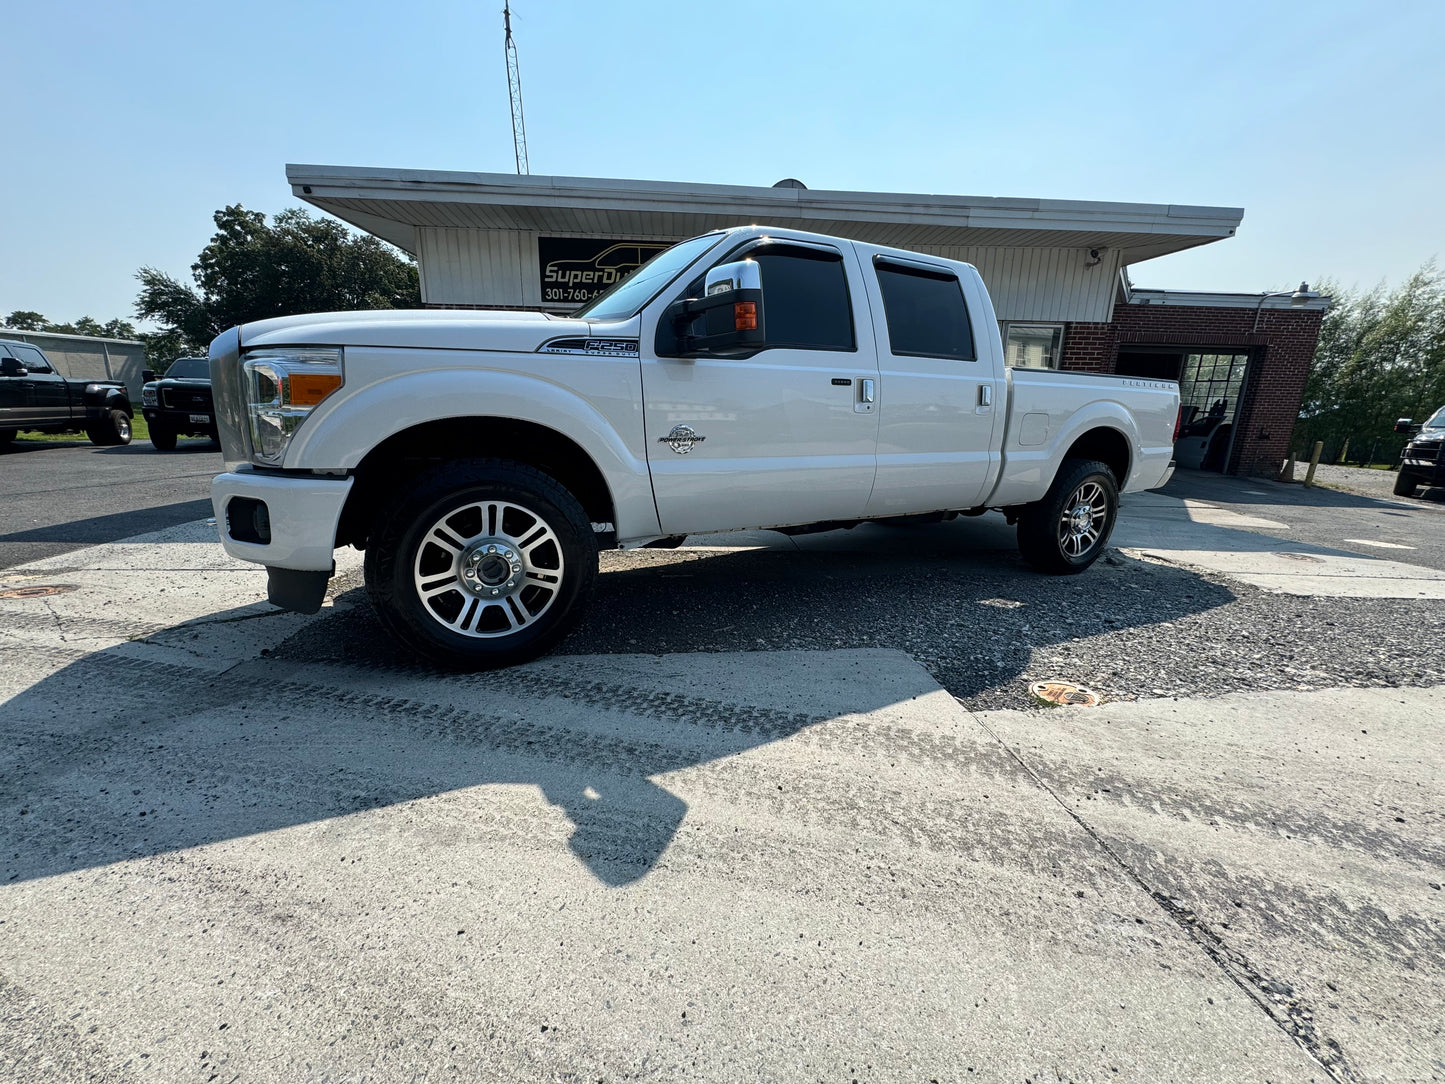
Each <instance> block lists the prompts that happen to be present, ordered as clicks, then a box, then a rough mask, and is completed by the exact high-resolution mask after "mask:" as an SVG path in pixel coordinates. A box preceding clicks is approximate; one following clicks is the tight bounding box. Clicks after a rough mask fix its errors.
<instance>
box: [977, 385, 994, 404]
mask: <svg viewBox="0 0 1445 1084" xmlns="http://www.w3.org/2000/svg"><path fill="white" fill-rule="evenodd" d="M978 405H979V406H993V385H992V384H980V385H979V386H978Z"/></svg>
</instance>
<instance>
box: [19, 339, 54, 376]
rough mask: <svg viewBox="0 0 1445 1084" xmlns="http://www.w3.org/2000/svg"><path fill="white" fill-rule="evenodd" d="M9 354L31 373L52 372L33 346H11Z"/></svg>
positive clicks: (42, 355)
mask: <svg viewBox="0 0 1445 1084" xmlns="http://www.w3.org/2000/svg"><path fill="white" fill-rule="evenodd" d="M10 350H11V352H12V353H14V355H15V356H16V357H17V358H19V359H20V364H21V365H23V366H25V368H27V369H29V370H30V371H31V372H32V373H49V372H53V371H54V370H52V369H51V368H50V362H48V361H46V360H45V355H44V354H42V353H41V352H40V351H39V350H37V349H35V347H33V346H19V345H16V346H12V347H11V348H10Z"/></svg>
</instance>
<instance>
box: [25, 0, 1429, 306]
mask: <svg viewBox="0 0 1445 1084" xmlns="http://www.w3.org/2000/svg"><path fill="white" fill-rule="evenodd" d="M500 9H501V0H480V2H477V0H471V2H468V3H458V2H454V0H412V2H410V3H407V4H400V3H394V2H393V3H380V2H377V0H352V2H349V3H346V4H339V3H337V4H322V3H307V2H305V0H290V2H285V3H282V2H278V0H251V2H249V3H247V4H244V5H236V4H217V3H213V2H207V0H191V2H186V3H180V2H174V0H131V2H127V3H120V4H115V3H100V2H96V0H84V2H77V3H66V2H63V0H55V2H52V3H49V4H24V5H22V4H15V5H11V6H10V8H9V10H8V12H7V15H6V19H5V37H4V40H5V43H6V46H7V48H6V50H5V56H6V63H5V72H6V78H5V80H4V83H3V87H4V89H3V90H0V127H3V131H4V134H5V139H4V143H3V145H4V147H5V150H6V152H7V153H6V154H5V159H4V160H5V168H4V169H3V170H0V253H3V257H4V258H3V259H0V316H3V314H4V313H8V312H10V311H11V310H13V309H35V310H39V311H41V312H43V313H45V314H46V315H47V316H49V317H50V318H51V319H56V320H74V319H76V318H78V317H80V316H82V315H91V316H94V317H96V318H97V319H101V320H105V319H109V318H111V317H113V316H124V317H127V318H129V317H130V316H131V315H132V313H131V310H132V306H133V303H134V299H135V293H136V283H135V280H134V278H133V275H134V272H135V270H136V268H138V267H140V266H141V265H152V266H156V267H160V268H162V269H164V270H167V271H169V272H171V273H173V274H176V275H179V276H182V277H185V278H187V280H188V279H189V267H190V264H191V262H192V261H193V260H194V259H195V257H196V254H197V253H198V252H199V250H200V248H201V247H202V246H203V245H204V244H205V243H206V241H207V240H208V239H209V237H210V234H211V232H212V223H211V219H210V216H211V213H212V212H213V211H214V210H215V209H217V208H218V207H221V206H223V205H225V204H229V203H238V202H239V203H242V204H244V205H246V206H247V207H250V208H254V209H257V210H262V211H266V212H274V211H277V210H280V209H282V208H284V207H287V206H291V205H293V204H294V202H295V201H294V200H293V199H292V197H291V194H290V189H289V187H288V186H287V185H286V182H285V164H286V163H287V162H305V163H319V164H326V165H373V166H390V167H406V168H418V169H457V170H482V171H497V172H511V171H512V169H513V162H512V142H511V127H510V120H509V115H508V111H507V88H506V72H505V68H504V65H503V55H502V32H501V10H500ZM513 25H514V32H515V35H516V38H517V42H518V46H519V49H520V52H521V68H522V80H523V89H524V93H525V102H526V110H527V134H528V145H529V149H530V152H531V163H532V172H533V173H537V174H558V175H572V176H601V177H636V178H648V179H656V180H674V181H699V182H717V183H728V184H758V185H768V184H772V183H773V182H774V181H776V180H778V179H780V178H782V177H787V176H792V177H798V178H800V179H801V180H803V181H804V182H805V183H806V184H807V185H808V186H809V187H810V188H833V189H862V190H872V191H899V192H940V193H953V194H960V195H993V196H1038V197H1049V198H1060V199H1097V200H1121V201H1139V202H1151V203H1191V204H1208V205H1217V206H1237V207H1244V208H1245V218H1244V223H1243V225H1242V227H1241V229H1240V233H1239V236H1238V237H1237V238H1235V239H1232V240H1229V241H1224V242H1220V243H1217V244H1214V245H1210V246H1207V247H1206V248H1203V249H1199V250H1195V251H1193V252H1188V253H1181V254H1178V255H1175V256H1170V257H1165V258H1163V259H1160V260H1155V261H1151V262H1148V263H1145V264H1141V265H1138V266H1136V267H1135V268H1134V269H1133V270H1132V275H1133V278H1134V280H1135V282H1137V283H1139V284H1141V285H1147V286H1170V287H1177V288H1190V289H1209V290H1241V291H1251V290H1264V289H1277V288H1279V287H1281V286H1292V285H1294V284H1295V283H1296V282H1298V281H1299V280H1300V279H1301V278H1308V279H1310V280H1311V281H1314V280H1316V279H1317V278H1318V277H1321V276H1328V277H1330V278H1332V279H1334V280H1335V281H1337V282H1341V283H1343V284H1345V285H1346V286H1350V285H1355V284H1359V285H1366V286H1367V285H1370V284H1373V283H1375V282H1377V281H1379V280H1382V279H1385V280H1389V281H1391V282H1397V281H1399V280H1400V279H1402V278H1404V277H1405V276H1406V275H1408V274H1409V273H1410V272H1412V271H1413V270H1414V269H1415V268H1417V267H1418V266H1419V265H1420V264H1421V263H1423V262H1424V261H1425V260H1427V259H1429V258H1431V257H1433V256H1435V255H1437V254H1441V255H1445V251H1442V250H1445V140H1442V138H1441V137H1442V134H1445V120H1442V116H1441V114H1442V105H1445V64H1442V62H1441V46H1442V44H1445V4H1441V3H1438V2H1433V3H1420V4H1410V3H1388V2H1387V3H1369V4H1366V3H1331V2H1327V0H1326V2H1317V3H1312V4H1302V3H1270V2H1259V0H1256V2H1254V3H1216V4H1210V5H1200V4H1191V5H1183V4H1172V3H1168V2H1165V3H1154V4H1150V5H1124V4H1109V3H1104V2H1102V0H1096V2H1092V3H1079V4H1025V3H1009V2H997V0H995V2H994V3H989V4H982V3H971V2H955V3H925V2H915V0H889V2H874V3H861V2H853V0H833V2H831V3H805V2H791V3H790V2H786V0H773V2H771V3H768V2H754V0H730V2H729V3H726V4H709V3H697V4H694V3H684V2H679V0H673V2H654V0H637V2H629V0H611V2H606V3H603V2H596V0H594V2H582V0H516V2H515V7H514V12H513Z"/></svg>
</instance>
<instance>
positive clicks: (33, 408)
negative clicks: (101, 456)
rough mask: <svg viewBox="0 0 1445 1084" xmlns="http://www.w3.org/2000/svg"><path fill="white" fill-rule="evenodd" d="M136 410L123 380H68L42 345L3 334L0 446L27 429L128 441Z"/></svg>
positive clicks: (0, 349)
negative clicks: (131, 422)
mask: <svg viewBox="0 0 1445 1084" xmlns="http://www.w3.org/2000/svg"><path fill="white" fill-rule="evenodd" d="M133 415H134V411H133V410H132V409H131V405H130V397H129V396H128V395H127V394H126V390H125V385H124V384H122V383H120V382H119V381H116V380H71V379H68V378H66V377H63V376H61V375H60V374H59V373H58V372H56V370H55V366H54V365H52V364H51V363H50V359H49V358H47V357H46V356H45V351H44V350H41V349H40V347H38V346H34V345H32V344H31V343H27V342H19V341H16V340H13V339H0V445H5V444H9V443H10V442H11V441H12V440H14V439H15V434H16V433H17V432H19V431H20V430H22V429H31V430H36V431H38V432H41V433H78V432H84V433H85V435H86V436H87V437H89V438H90V442H91V443H92V444H129V443H130V420H131V417H132V416H133Z"/></svg>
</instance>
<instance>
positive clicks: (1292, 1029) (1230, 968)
mask: <svg viewBox="0 0 1445 1084" xmlns="http://www.w3.org/2000/svg"><path fill="white" fill-rule="evenodd" d="M954 699H955V700H958V702H959V705H960V706H961V707H962V708H963V709H964V710H965V711H969V709H968V706H967V704H965V703H964V702H963V700H962V699H960V698H959V697H954ZM969 714H970V715H971V716H972V717H973V719H974V720H975V721H976V722H977V723H978V725H979V726H980V727H982V728H983V730H984V732H985V733H986V734H988V736H989V737H990V738H992V739H993V740H994V741H995V742H997V743H998V744H999V746H1001V747H1002V748H1003V750H1004V751H1005V752H1006V753H1007V754H1008V755H1009V756H1010V757H1011V758H1012V759H1013V761H1014V762H1015V763H1016V764H1018V766H1019V767H1020V768H1022V769H1023V770H1024V771H1025V772H1026V773H1028V776H1029V778H1030V779H1032V780H1033V781H1034V782H1035V783H1037V784H1038V786H1039V787H1040V788H1041V789H1042V790H1043V791H1044V793H1045V794H1047V795H1048V796H1049V797H1050V798H1052V799H1053V800H1054V801H1055V802H1056V803H1057V804H1058V807H1059V808H1060V809H1062V810H1063V811H1064V812H1065V813H1066V814H1068V816H1069V817H1070V818H1071V819H1072V820H1073V821H1074V823H1075V824H1077V825H1078V826H1079V827H1080V828H1082V829H1083V830H1084V831H1085V832H1086V833H1088V835H1089V838H1090V839H1092V840H1093V841H1094V842H1095V843H1096V844H1098V846H1099V849H1100V850H1102V851H1103V852H1104V853H1105V854H1106V855H1108V856H1109V858H1110V859H1112V860H1113V862H1114V863H1115V865H1117V866H1118V867H1119V868H1120V869H1121V870H1123V872H1124V874H1125V876H1127V877H1128V878H1129V879H1130V880H1131V881H1133V882H1134V883H1135V884H1136V885H1138V886H1139V888H1141V889H1142V890H1143V891H1144V892H1146V893H1148V895H1149V898H1150V899H1151V900H1153V901H1154V903H1155V905H1156V906H1157V907H1158V908H1159V909H1160V910H1161V911H1163V912H1164V914H1165V915H1167V916H1168V917H1169V920H1170V921H1171V922H1173V923H1174V924H1175V925H1176V926H1178V927H1179V929H1181V930H1182V931H1184V933H1185V934H1186V935H1188V937H1189V939H1190V940H1191V941H1193V942H1194V943H1195V944H1196V945H1198V946H1199V947H1200V948H1201V949H1203V950H1204V953H1205V955H1206V956H1208V957H1209V959H1210V960H1211V961H1213V962H1214V964H1215V966H1216V967H1218V968H1219V970H1220V971H1222V972H1223V973H1224V975H1225V977H1227V978H1228V979H1229V981H1230V982H1232V983H1234V985H1235V986H1237V987H1239V989H1240V990H1241V991H1242V992H1243V993H1244V994H1245V996H1246V997H1248V998H1249V999H1250V1000H1251V1001H1252V1002H1254V1003H1255V1004H1256V1005H1257V1006H1259V1008H1260V1009H1261V1010H1262V1011H1263V1012H1264V1014H1265V1015H1266V1016H1268V1017H1269V1018H1270V1020H1271V1021H1272V1022H1273V1023H1274V1024H1275V1026H1276V1027H1278V1028H1279V1029H1280V1030H1281V1031H1283V1032H1284V1033H1285V1034H1286V1035H1288V1036H1289V1037H1290V1038H1291V1039H1293V1040H1294V1042H1295V1044H1296V1045H1297V1046H1298V1047H1299V1048H1300V1049H1301V1050H1302V1051H1304V1053H1305V1054H1306V1055H1308V1056H1309V1058H1310V1059H1311V1060H1312V1061H1314V1062H1315V1063H1316V1064H1318V1065H1319V1067H1320V1068H1321V1069H1323V1070H1324V1071H1325V1072H1326V1073H1328V1074H1329V1075H1330V1078H1331V1079H1332V1080H1337V1081H1340V1082H1341V1084H1360V1080H1361V1078H1360V1077H1359V1076H1358V1075H1357V1074H1356V1073H1355V1071H1354V1070H1353V1069H1352V1068H1351V1067H1350V1064H1349V1062H1347V1061H1346V1060H1345V1054H1344V1051H1343V1050H1342V1049H1341V1048H1340V1044H1339V1043H1337V1042H1336V1041H1335V1040H1334V1039H1331V1038H1329V1037H1328V1036H1326V1035H1322V1034H1321V1033H1320V1031H1319V1029H1318V1028H1317V1027H1316V1026H1315V1023H1314V1018H1315V1014H1314V1010H1313V1009H1312V1008H1311V1006H1310V1005H1309V1004H1308V1003H1307V1002H1305V1001H1304V1000H1303V999H1302V998H1299V997H1297V996H1296V995H1295V991H1294V988H1293V987H1292V986H1290V985H1289V984H1288V983H1283V982H1280V981H1279V980H1277V979H1272V978H1270V977H1269V976H1267V975H1265V974H1263V973H1262V972H1261V971H1260V970H1259V969H1258V968H1257V967H1255V966H1254V965H1253V964H1252V963H1251V962H1250V961H1249V959H1248V957H1246V956H1245V955H1244V954H1243V953H1242V952H1240V951H1238V950H1237V949H1234V948H1231V947H1230V946H1229V945H1228V944H1226V943H1225V941H1224V939H1223V938H1222V937H1220V935H1219V934H1218V933H1217V932H1216V931H1215V930H1214V929H1213V928H1212V927H1211V926H1210V925H1209V924H1208V923H1206V922H1204V921H1203V920H1202V919H1201V918H1200V917H1199V915H1198V914H1196V913H1195V912H1194V910H1193V909H1191V908H1189V907H1187V906H1185V905H1184V903H1183V902H1182V901H1180V900H1178V899H1176V898H1174V897H1172V896H1168V895H1165V894H1164V893H1162V892H1159V891H1158V890H1156V889H1155V888H1153V887H1152V886H1151V885H1149V883H1148V882H1147V881H1145V880H1144V878H1143V877H1142V876H1140V874H1139V872H1138V871H1137V870H1136V869H1135V868H1134V867H1133V866H1132V865H1130V864H1129V863H1128V862H1127V861H1125V859H1124V858H1123V856H1122V855H1120V854H1119V852H1118V851H1116V850H1115V849H1114V848H1113V847H1111V846H1110V845H1109V841H1108V840H1106V839H1105V838H1104V837H1103V836H1102V835H1100V834H1099V833H1098V832H1097V831H1095V830H1094V827H1093V826H1092V825H1091V824H1089V822H1088V821H1086V820H1084V818H1083V817H1081V816H1079V814H1078V813H1077V812H1075V811H1074V810H1073V809H1072V808H1070V806H1069V805H1068V803H1067V802H1065V801H1064V800H1063V799H1062V798H1061V797H1060V796H1059V795H1058V794H1057V793H1056V792H1055V791H1054V789H1053V788H1052V787H1050V786H1049V784H1048V783H1047V782H1046V781H1045V780H1044V779H1043V777H1041V776H1040V775H1039V774H1038V772H1036V771H1034V769H1033V768H1032V766H1030V765H1029V763H1028V761H1026V760H1024V758H1023V757H1021V756H1020V755H1019V754H1018V753H1017V752H1016V751H1015V750H1014V748H1013V746H1011V745H1009V744H1008V742H1006V741H1004V740H1003V739H1002V738H1001V737H1000V736H999V735H998V733H997V732H995V731H994V729H993V728H992V727H990V726H989V725H988V723H986V722H985V721H984V720H983V719H982V718H980V717H979V715H978V714H977V713H976V712H972V711H969Z"/></svg>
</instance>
